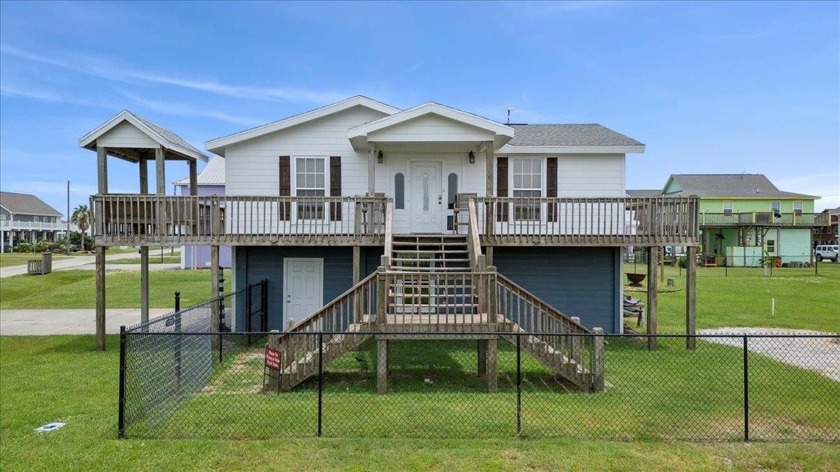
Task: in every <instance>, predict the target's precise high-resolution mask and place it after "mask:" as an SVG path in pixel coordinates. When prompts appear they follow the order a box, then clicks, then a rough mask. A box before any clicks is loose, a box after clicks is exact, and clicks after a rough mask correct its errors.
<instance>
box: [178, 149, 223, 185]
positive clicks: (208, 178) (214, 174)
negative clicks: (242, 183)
mask: <svg viewBox="0 0 840 472" xmlns="http://www.w3.org/2000/svg"><path fill="white" fill-rule="evenodd" d="M197 179H198V182H197V185H224V184H225V159H224V158H223V157H221V156H213V158H212V159H210V162H208V163H207V165H206V166H205V167H204V169H203V170H202V171H201V173H200V174H198V176H197ZM173 183H174V184H175V185H189V184H190V178H189V177H186V178H183V179H181V180H178V181H175V182H173Z"/></svg>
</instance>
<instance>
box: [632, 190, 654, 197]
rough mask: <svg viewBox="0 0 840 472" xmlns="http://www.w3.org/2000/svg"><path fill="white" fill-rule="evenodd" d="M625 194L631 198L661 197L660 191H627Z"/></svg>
mask: <svg viewBox="0 0 840 472" xmlns="http://www.w3.org/2000/svg"><path fill="white" fill-rule="evenodd" d="M625 193H626V194H627V196H628V197H633V198H650V197H660V196H662V190H627V191H626V192H625Z"/></svg>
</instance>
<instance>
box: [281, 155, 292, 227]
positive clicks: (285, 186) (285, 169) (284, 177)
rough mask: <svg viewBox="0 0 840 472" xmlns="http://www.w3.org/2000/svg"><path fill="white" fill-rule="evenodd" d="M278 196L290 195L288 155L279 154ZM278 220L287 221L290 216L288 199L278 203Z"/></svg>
mask: <svg viewBox="0 0 840 472" xmlns="http://www.w3.org/2000/svg"><path fill="white" fill-rule="evenodd" d="M280 196H281V197H291V196H292V159H291V157H290V156H280ZM279 211H280V220H281V221H289V220H290V219H291V218H292V206H291V205H290V202H289V201H285V202H282V203H281V204H280V208H279Z"/></svg>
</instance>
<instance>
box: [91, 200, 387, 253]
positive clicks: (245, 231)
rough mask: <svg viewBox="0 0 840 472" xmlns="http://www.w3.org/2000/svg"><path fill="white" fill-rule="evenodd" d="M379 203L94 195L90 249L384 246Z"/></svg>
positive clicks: (381, 201) (377, 201)
mask: <svg viewBox="0 0 840 472" xmlns="http://www.w3.org/2000/svg"><path fill="white" fill-rule="evenodd" d="M385 203H386V199H385V198H382V197H362V196H357V197H242V196H158V195H137V194H108V195H95V196H93V197H92V198H91V208H92V209H93V215H94V225H93V234H94V238H95V242H96V244H100V245H114V244H144V243H145V244H249V245H278V244H301V243H323V244H344V243H346V244H352V243H358V244H382V239H383V237H384V233H385V218H386V216H385Z"/></svg>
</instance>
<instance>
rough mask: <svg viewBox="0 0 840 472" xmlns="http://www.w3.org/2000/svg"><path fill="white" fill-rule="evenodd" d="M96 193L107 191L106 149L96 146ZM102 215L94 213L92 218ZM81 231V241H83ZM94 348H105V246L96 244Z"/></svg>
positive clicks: (103, 193) (100, 349)
mask: <svg viewBox="0 0 840 472" xmlns="http://www.w3.org/2000/svg"><path fill="white" fill-rule="evenodd" d="M96 169H97V173H96V174H97V182H98V185H97V193H99V194H100V195H105V194H107V193H108V150H107V149H106V148H104V147H101V146H96ZM96 216H99V217H100V218H101V217H102V215H101V214H100V215H94V218H95V217H96ZM84 237H85V235H84V233H82V241H84ZM94 252H95V254H96V350H98V351H104V350H105V246H96V247H95V250H94Z"/></svg>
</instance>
